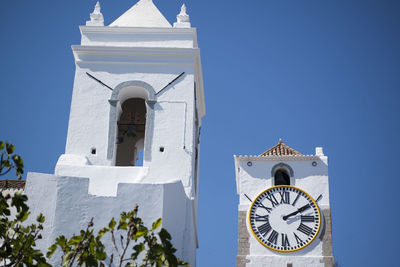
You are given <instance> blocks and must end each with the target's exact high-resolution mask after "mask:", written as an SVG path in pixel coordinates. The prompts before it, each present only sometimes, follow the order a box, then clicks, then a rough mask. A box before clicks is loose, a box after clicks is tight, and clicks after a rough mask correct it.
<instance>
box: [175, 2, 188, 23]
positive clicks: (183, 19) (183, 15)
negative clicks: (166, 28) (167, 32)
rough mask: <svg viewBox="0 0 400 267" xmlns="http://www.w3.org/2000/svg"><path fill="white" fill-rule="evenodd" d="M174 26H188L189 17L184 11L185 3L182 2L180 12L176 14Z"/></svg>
mask: <svg viewBox="0 0 400 267" xmlns="http://www.w3.org/2000/svg"><path fill="white" fill-rule="evenodd" d="M174 27H175V28H190V18H189V15H188V14H187V13H186V5H185V4H183V5H182V7H181V12H180V13H179V14H178V15H177V16H176V22H175V23H174Z"/></svg>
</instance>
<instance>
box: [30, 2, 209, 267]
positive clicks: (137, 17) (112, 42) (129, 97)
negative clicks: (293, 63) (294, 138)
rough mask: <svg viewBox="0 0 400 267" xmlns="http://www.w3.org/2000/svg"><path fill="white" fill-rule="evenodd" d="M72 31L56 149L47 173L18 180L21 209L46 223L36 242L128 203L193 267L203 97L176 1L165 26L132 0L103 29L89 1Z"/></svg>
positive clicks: (193, 46)
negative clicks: (76, 39)
mask: <svg viewBox="0 0 400 267" xmlns="http://www.w3.org/2000/svg"><path fill="white" fill-rule="evenodd" d="M79 29H80V32H81V36H82V37H81V43H80V45H73V46H72V51H73V56H74V59H75V66H76V69H75V78H74V86H73V91H72V101H71V110H70V116H69V125H68V135H67V141H66V147H65V153H64V154H62V155H61V156H60V157H59V159H58V162H57V165H56V168H55V174H54V175H48V174H40V173H29V174H28V178H27V186H26V192H27V194H28V195H29V199H30V202H31V206H33V207H34V209H35V210H37V211H38V212H40V211H42V212H44V213H45V215H46V218H47V220H46V224H47V226H48V227H47V228H46V227H45V228H46V229H51V230H49V231H50V232H49V233H48V234H49V235H48V236H49V238H48V240H44V241H43V242H42V246H43V247H45V248H47V247H48V245H50V242H53V240H54V238H55V237H56V236H58V235H59V234H60V233H62V234H64V235H68V234H72V233H73V232H74V231H76V230H77V229H81V228H83V227H82V226H84V225H85V224H87V222H88V221H89V220H90V218H91V217H94V222H95V225H98V227H101V226H103V225H105V223H106V222H107V220H109V219H110V218H111V217H113V216H114V217H116V216H118V215H119V213H120V212H121V211H127V210H129V209H132V207H133V206H134V205H135V204H136V203H137V204H138V205H139V211H141V212H142V214H139V216H141V217H142V218H143V220H144V221H145V222H149V223H151V222H152V221H154V220H156V219H157V218H160V217H161V218H162V219H163V220H162V222H163V227H164V228H166V229H167V230H168V231H169V232H170V233H171V235H172V238H173V239H172V242H173V244H174V246H175V247H176V248H177V249H178V257H181V258H182V259H183V260H185V261H187V262H189V263H190V264H191V266H195V255H196V247H197V246H198V243H197V225H196V224H197V199H198V166H199V138H200V127H201V122H202V117H203V116H204V114H205V102H204V92H203V80H202V70H201V61H200V50H199V47H198V44H197V33H196V29H195V28H192V27H191V24H190V19H189V15H188V14H187V11H186V6H185V5H183V6H182V8H181V11H180V13H179V14H178V15H177V21H176V22H175V23H174V25H173V26H172V25H171V24H170V23H169V22H168V21H167V20H166V19H165V17H164V16H163V15H162V13H161V12H160V11H159V10H158V8H157V7H156V6H155V5H154V3H153V1H152V0H140V1H138V2H137V3H136V4H135V5H134V6H132V7H131V8H130V9H129V10H127V11H126V12H125V13H124V14H122V15H121V16H120V17H119V18H117V19H116V20H115V21H114V22H112V23H111V24H110V25H108V26H104V18H103V14H102V12H101V7H100V4H99V3H97V4H96V6H95V8H94V11H93V13H91V14H90V20H89V21H87V22H86V25H85V26H80V27H79ZM44 185H46V189H45V192H44V191H43V190H44V189H40V188H41V186H44ZM48 199H52V200H53V201H51V202H49V201H48ZM66 218H78V219H77V220H75V221H72V222H71V221H68V220H66ZM46 246H47V247H46Z"/></svg>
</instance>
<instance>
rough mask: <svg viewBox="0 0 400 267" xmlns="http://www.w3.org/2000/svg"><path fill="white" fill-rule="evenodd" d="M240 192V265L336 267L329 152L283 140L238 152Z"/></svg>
mask: <svg viewBox="0 0 400 267" xmlns="http://www.w3.org/2000/svg"><path fill="white" fill-rule="evenodd" d="M234 160H235V171H236V185H237V193H238V195H239V212H238V216H239V229H238V235H239V236H238V255H237V259H236V261H237V266H238V267H239V266H240V267H242V266H247V267H250V266H251V267H260V266H266V267H267V266H268V267H328V266H329V267H332V266H333V265H334V259H333V256H332V226H331V212H330V203H329V180H328V157H327V156H325V155H324V153H323V149H322V147H317V148H316V149H315V155H303V154H301V153H300V152H298V151H296V150H294V149H292V148H290V147H289V146H287V145H285V144H284V143H283V142H282V141H279V143H278V144H277V145H275V146H274V147H272V148H271V149H269V150H267V151H265V152H264V153H262V154H261V155H258V156H234Z"/></svg>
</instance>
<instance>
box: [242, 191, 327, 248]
mask: <svg viewBox="0 0 400 267" xmlns="http://www.w3.org/2000/svg"><path fill="white" fill-rule="evenodd" d="M249 225H250V228H251V231H252V232H253V234H254V236H255V237H256V239H257V240H258V241H259V242H260V243H261V244H263V245H264V246H266V247H268V248H270V249H272V250H274V251H278V252H294V251H297V250H300V249H302V248H304V247H306V246H308V245H309V244H310V243H311V242H312V241H313V240H314V239H315V237H316V236H317V235H318V232H319V229H320V226H321V216H320V211H319V208H318V206H317V203H316V202H315V200H314V199H313V198H312V197H311V196H309V195H308V194H307V193H306V192H304V191H302V190H300V189H298V188H296V187H293V186H286V185H283V186H282V185H281V186H274V187H271V188H269V189H267V190H265V191H264V192H262V193H261V194H260V195H258V197H257V198H256V199H255V200H254V201H253V203H252V205H251V207H250V213H249Z"/></svg>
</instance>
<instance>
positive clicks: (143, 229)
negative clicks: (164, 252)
mask: <svg viewBox="0 0 400 267" xmlns="http://www.w3.org/2000/svg"><path fill="white" fill-rule="evenodd" d="M148 232H149V230H148V229H147V228H146V227H144V226H140V227H139V229H138V231H137V232H136V235H135V237H136V238H139V237H141V236H144V235H147V233H148Z"/></svg>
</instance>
